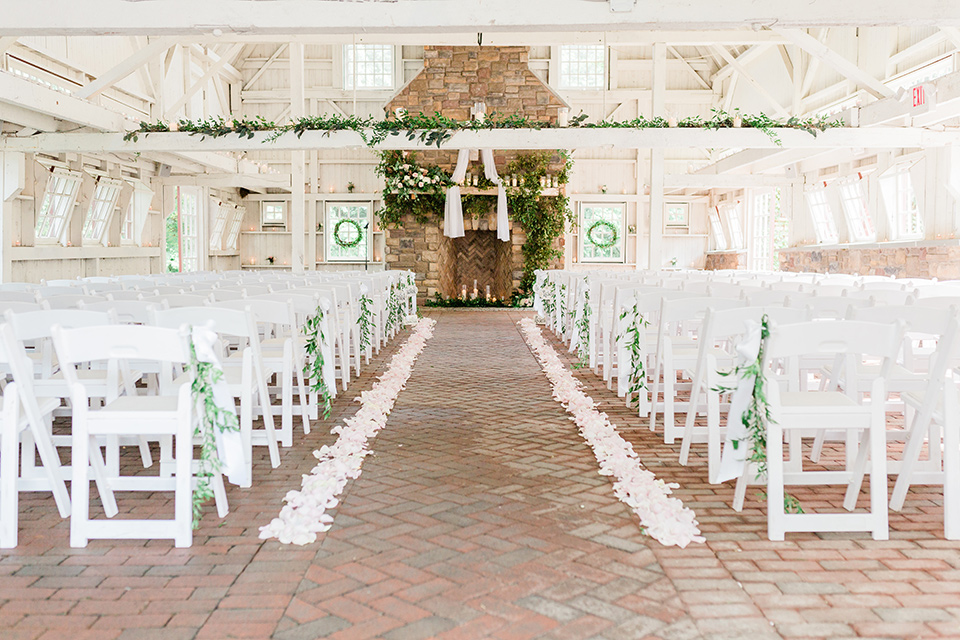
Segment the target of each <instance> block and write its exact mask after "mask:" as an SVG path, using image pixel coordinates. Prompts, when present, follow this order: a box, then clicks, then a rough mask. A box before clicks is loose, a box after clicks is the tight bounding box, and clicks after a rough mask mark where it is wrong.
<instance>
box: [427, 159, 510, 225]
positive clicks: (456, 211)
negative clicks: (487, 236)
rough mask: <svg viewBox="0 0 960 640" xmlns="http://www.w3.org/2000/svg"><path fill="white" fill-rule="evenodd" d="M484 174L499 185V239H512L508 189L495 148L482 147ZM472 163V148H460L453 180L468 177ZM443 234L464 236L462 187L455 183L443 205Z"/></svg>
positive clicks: (459, 181)
mask: <svg viewBox="0 0 960 640" xmlns="http://www.w3.org/2000/svg"><path fill="white" fill-rule="evenodd" d="M480 155H481V157H482V158H483V174H484V175H485V176H486V177H487V180H489V181H490V182H492V183H494V184H495V185H497V239H498V240H502V241H503V242H509V241H510V219H509V216H508V212H507V190H506V188H505V187H504V185H503V182H502V181H501V180H500V176H499V175H497V164H496V162H494V160H493V149H481V150H480ZM469 164H470V150H469V149H460V152H459V153H458V154H457V168H456V169H454V171H453V176H452V178H453V181H454V182H455V183H457V184H459V183H461V182H463V179H464V178H466V177H467V166H468V165H469ZM443 235H445V236H447V237H448V238H462V237H463V235H464V232H463V205H462V204H461V202H460V187H459V186H457V185H454V186H452V187H450V188H449V189H447V200H446V203H445V204H444V207H443Z"/></svg>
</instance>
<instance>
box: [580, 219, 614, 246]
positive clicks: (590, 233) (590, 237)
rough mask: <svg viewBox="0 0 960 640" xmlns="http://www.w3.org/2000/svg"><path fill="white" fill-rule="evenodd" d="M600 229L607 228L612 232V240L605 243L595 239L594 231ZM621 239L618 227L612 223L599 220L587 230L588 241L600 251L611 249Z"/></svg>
mask: <svg viewBox="0 0 960 640" xmlns="http://www.w3.org/2000/svg"><path fill="white" fill-rule="evenodd" d="M598 228H605V229H609V230H610V240H608V241H606V242H604V241H603V240H597V239H596V238H594V237H593V233H594V231H596V230H597V229H598ZM619 238H620V233H619V232H618V231H617V227H616V226H615V225H614V224H613V223H612V222H607V221H606V220H597V221H596V222H594V223H593V224H592V225H590V227H589V228H588V229H587V240H589V241H590V243H591V244H592V245H593V246H595V247H596V248H598V249H609V248H610V247H612V246H613V245H615V244H617V240H618V239H619Z"/></svg>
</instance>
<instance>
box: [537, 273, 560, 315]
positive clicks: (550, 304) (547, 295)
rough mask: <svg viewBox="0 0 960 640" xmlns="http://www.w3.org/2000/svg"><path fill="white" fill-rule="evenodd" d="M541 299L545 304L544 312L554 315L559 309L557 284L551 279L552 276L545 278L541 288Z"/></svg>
mask: <svg viewBox="0 0 960 640" xmlns="http://www.w3.org/2000/svg"><path fill="white" fill-rule="evenodd" d="M540 300H541V301H542V304H543V313H544V314H545V315H547V316H552V315H553V312H554V311H556V309H557V303H556V286H555V285H554V284H553V282H551V281H550V278H544V279H543V286H542V287H541V288H540Z"/></svg>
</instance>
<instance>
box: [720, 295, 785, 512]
mask: <svg viewBox="0 0 960 640" xmlns="http://www.w3.org/2000/svg"><path fill="white" fill-rule="evenodd" d="M769 337H770V319H769V317H768V316H767V315H766V314H764V316H763V318H762V320H761V325H760V349H759V350H758V352H757V359H756V360H755V361H753V362H751V363H749V364H747V365H743V366H741V365H737V366H736V367H734V368H733V369H732V370H730V371H718V372H717V373H718V374H719V375H720V376H723V377H725V378H734V379H737V380H742V379H748V380H753V388H752V391H751V394H750V402H749V403H748V404H747V407H746V409H745V410H744V411H743V414H742V415H741V416H740V421H741V422H742V423H743V426H744V427H746V429H747V434H748V438H749V440H750V443H749V444H750V456H749V457H748V458H747V462H751V463H753V464H755V465H756V467H757V476H756V477H757V478H761V477H763V476H765V475H766V474H767V425H768V424H770V423H775V421H774V419H773V416H772V415H771V413H770V403H769V401H768V400H767V391H766V376H765V375H764V373H763V355H764V351H765V349H766V345H767V338H769ZM736 388H737V385H732V386H729V385H718V386H717V387H716V388H715V389H714V391H716V392H717V393H730V392H733V391H735V390H736ZM732 444H733V448H734V449H735V450H738V449H739V448H740V445H741V441H739V440H733V441H732ZM783 508H784V511H786V512H787V513H803V508H802V506H801V505H800V501H799V500H797V499H796V498H795V497H793V496H791V495H789V494H786V493H785V494H784V496H783Z"/></svg>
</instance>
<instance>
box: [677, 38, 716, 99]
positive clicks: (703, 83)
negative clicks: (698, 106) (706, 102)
mask: <svg viewBox="0 0 960 640" xmlns="http://www.w3.org/2000/svg"><path fill="white" fill-rule="evenodd" d="M667 52H668V53H670V55H672V56H673V57H674V58H676V59H677V60H678V61H679V62H680V63H681V65H682V67H683V68H684V69H685V70H686V71H687V72H688V73H689V74H690V75H691V76H692V77H693V78H694V79H695V80H696V81H697V84H699V85H700V86H701V87H703V88H704V89H707V90H708V91H709V90H710V85H709V84H707V81H706V80H704V79H703V78H702V77H701V76H700V74H699V73H697V70H696V69H694V68H693V66H692V65H691V64H690V63H689V62H687V61H686V60H684V59H683V56H682V55H680V54H679V53H678V52H677V50H676V49H674V48H673V47H671V46H670V45H667ZM668 62H669V61H668Z"/></svg>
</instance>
